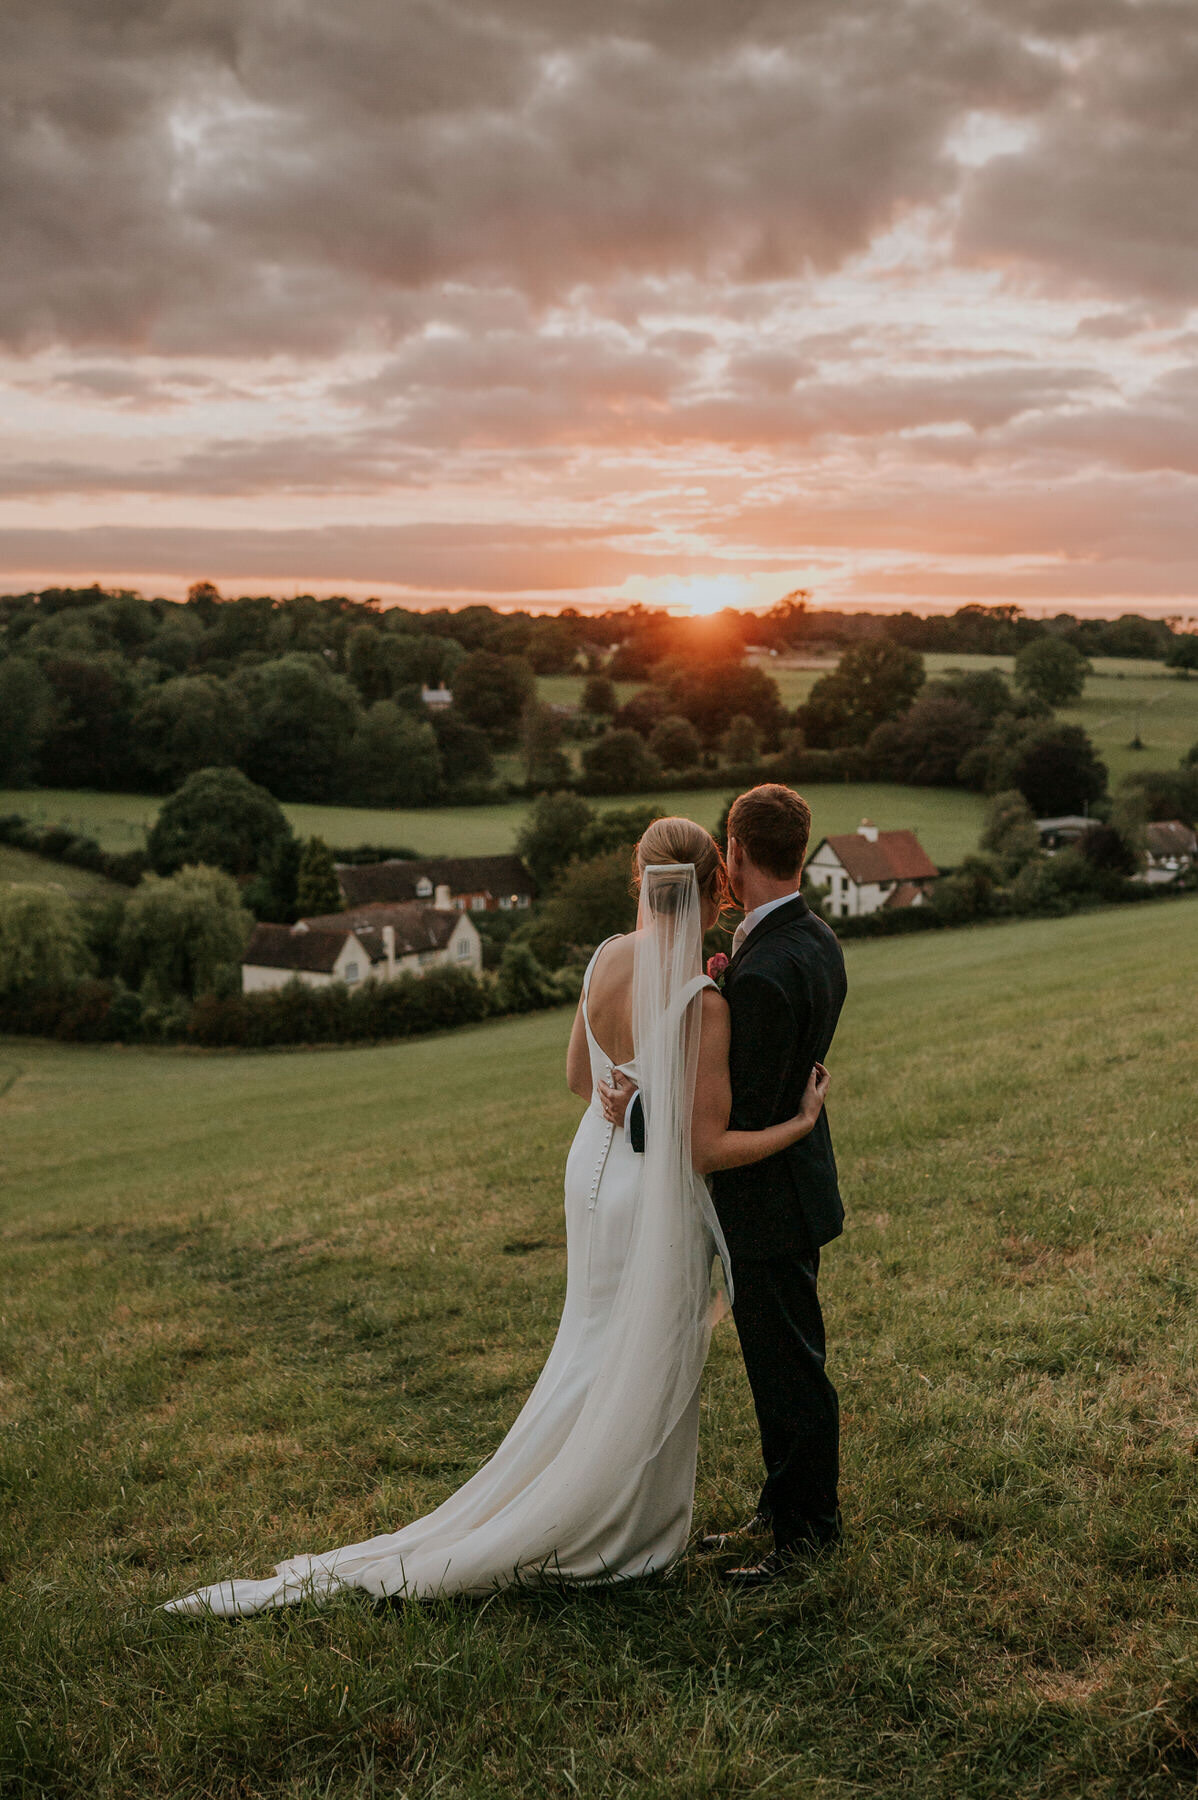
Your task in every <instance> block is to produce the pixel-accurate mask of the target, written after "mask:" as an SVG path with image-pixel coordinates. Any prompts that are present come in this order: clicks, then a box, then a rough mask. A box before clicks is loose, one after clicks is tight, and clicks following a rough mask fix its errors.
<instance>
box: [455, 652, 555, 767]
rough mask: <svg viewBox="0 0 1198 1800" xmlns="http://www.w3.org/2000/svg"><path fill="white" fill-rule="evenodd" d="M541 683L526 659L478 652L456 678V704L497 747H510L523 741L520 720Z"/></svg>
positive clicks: (469, 720)
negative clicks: (538, 683)
mask: <svg viewBox="0 0 1198 1800" xmlns="http://www.w3.org/2000/svg"><path fill="white" fill-rule="evenodd" d="M536 691H537V680H536V676H535V675H534V674H533V672H532V669H531V667H530V666H529V664H528V663H527V662H525V660H524V658H523V657H522V656H496V655H494V654H493V653H492V652H491V651H489V650H476V651H474V653H473V655H471V656H468V657H467V658H466V660H465V661H464V662H463V663H461V664H460V665H459V667H458V668H457V670H456V671H455V673H454V678H453V703H454V706H455V707H456V708H457V710H458V711H459V712H460V713H461V715H462V717H463V719H465V721H466V723H467V724H468V725H476V726H477V727H478V729H479V730H480V731H485V732H486V734H487V736H488V738H489V739H490V740H491V742H492V743H493V744H496V745H498V746H500V747H501V748H510V747H511V746H513V745H515V744H517V743H519V741H520V721H521V719H522V718H523V717H524V709H525V707H526V706H527V705H528V703H529V701H530V700H533V699H535V698H536Z"/></svg>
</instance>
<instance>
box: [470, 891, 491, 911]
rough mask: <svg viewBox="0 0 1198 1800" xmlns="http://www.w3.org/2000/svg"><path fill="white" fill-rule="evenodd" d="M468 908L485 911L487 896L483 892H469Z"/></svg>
mask: <svg viewBox="0 0 1198 1800" xmlns="http://www.w3.org/2000/svg"><path fill="white" fill-rule="evenodd" d="M470 910H471V912H486V910H487V896H486V895H485V894H471V896H470Z"/></svg>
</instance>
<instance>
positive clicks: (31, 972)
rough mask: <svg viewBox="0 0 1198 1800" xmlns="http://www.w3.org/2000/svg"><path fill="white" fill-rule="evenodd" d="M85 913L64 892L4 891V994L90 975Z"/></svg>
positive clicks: (20, 887) (23, 886) (0, 933)
mask: <svg viewBox="0 0 1198 1800" xmlns="http://www.w3.org/2000/svg"><path fill="white" fill-rule="evenodd" d="M89 962H90V958H89V956H88V951H87V939H86V933H85V929H84V920H83V915H82V913H81V912H80V910H79V908H78V906H76V904H75V902H74V901H73V900H72V899H71V898H70V897H69V896H68V895H67V894H64V893H63V892H62V890H61V889H59V888H53V887H38V886H36V885H35V884H34V883H32V882H13V883H12V884H11V886H9V887H2V888H0V994H17V993H20V992H21V991H22V990H23V989H26V988H31V987H35V986H42V985H54V984H58V985H66V984H69V983H71V982H74V981H76V980H78V978H79V977H80V976H81V975H83V974H84V973H86V972H87V971H88V967H89Z"/></svg>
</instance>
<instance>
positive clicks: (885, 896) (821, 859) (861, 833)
mask: <svg viewBox="0 0 1198 1800" xmlns="http://www.w3.org/2000/svg"><path fill="white" fill-rule="evenodd" d="M939 873H940V871H939V869H938V868H937V867H936V864H935V863H934V862H933V861H932V859H931V857H930V856H929V855H928V853H927V851H926V850H925V849H924V848H923V845H922V844H921V843H920V841H919V839H918V838H917V837H916V835H915V833H914V832H913V831H879V830H878V827H877V826H876V825H875V824H874V823H873V821H872V820H871V819H862V821H861V823H860V825H859V826H858V827H857V829H856V831H848V832H840V833H837V834H836V835H835V836H833V837H826V838H821V840H820V842H819V843H818V844H817V846H816V848H815V850H814V851H813V852H812V854H811V856H810V857H809V858H808V860H807V874H808V877H809V879H810V881H811V884H812V886H813V887H816V888H820V889H822V890H823V892H824V894H825V895H826V896H827V902H828V903H827V911H828V913H829V915H830V916H831V917H832V918H834V919H859V918H861V917H863V915H864V914H866V913H873V912H878V911H880V910H881V908H882V907H884V906H886V907H900V906H924V905H926V903H927V898H928V892H929V889H930V888H931V885H932V883H933V882H934V881H935V880H936V877H937V876H938V875H939Z"/></svg>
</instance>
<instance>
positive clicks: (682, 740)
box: [649, 714, 703, 769]
mask: <svg viewBox="0 0 1198 1800" xmlns="http://www.w3.org/2000/svg"><path fill="white" fill-rule="evenodd" d="M649 748H650V750H651V751H652V753H653V755H654V756H656V757H657V758H658V760H659V762H661V763H662V765H663V766H664V767H665V768H667V769H693V768H694V766H695V764H696V763H697V762H698V761H699V758H700V756H701V755H702V754H703V746H702V745H701V744H700V742H699V734H698V732H697V731H696V730H695V728H694V726H693V725H692V724H691V722H690V720H689V719H683V718H681V717H680V716H678V715H677V714H675V715H673V716H672V717H667V718H664V719H662V720H660V721H659V723H658V724H656V725H655V726H654V727H653V730H652V731H651V732H650V734H649Z"/></svg>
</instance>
